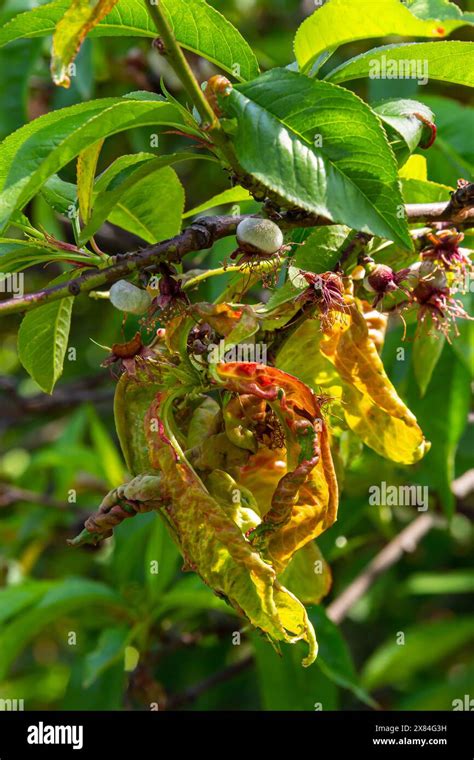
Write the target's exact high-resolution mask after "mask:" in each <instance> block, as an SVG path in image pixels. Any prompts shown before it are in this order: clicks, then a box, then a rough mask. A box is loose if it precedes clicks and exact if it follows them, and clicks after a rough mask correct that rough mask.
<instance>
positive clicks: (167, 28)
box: [145, 0, 217, 126]
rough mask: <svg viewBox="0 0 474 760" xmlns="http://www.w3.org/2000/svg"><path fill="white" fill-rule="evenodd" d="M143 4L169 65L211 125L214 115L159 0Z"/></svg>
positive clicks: (200, 112) (205, 120)
mask: <svg viewBox="0 0 474 760" xmlns="http://www.w3.org/2000/svg"><path fill="white" fill-rule="evenodd" d="M145 4H146V6H147V8H148V13H149V14H150V16H151V18H152V20H153V22H154V24H155V26H156V28H157V30H158V33H159V35H160V38H161V40H162V42H163V45H164V55H166V58H167V59H168V61H169V63H170V65H171V66H172V67H173V69H174V71H175V73H176V74H177V75H178V77H179V78H180V80H181V82H182V83H183V85H184V87H185V89H186V91H187V93H188V95H189V97H190V98H191V100H192V102H193V104H194V106H195V107H196V109H197V111H198V112H199V115H200V116H201V118H202V120H203V121H204V122H208V124H209V126H212V125H213V124H214V122H216V121H217V119H216V115H215V113H214V111H213V110H212V108H211V106H210V104H209V103H208V102H207V100H206V98H205V97H204V93H203V91H202V90H201V87H200V86H199V82H198V81H197V80H196V78H195V76H194V74H193V72H192V69H191V66H190V65H189V63H188V62H187V60H186V58H185V57H184V53H183V51H182V50H181V48H180V46H179V45H178V43H177V41H176V38H175V36H174V33H173V30H172V28H171V25H170V23H169V21H168V18H167V16H166V13H165V12H164V11H163V9H162V7H161V2H160V0H155V2H154V3H153V2H152V0H145Z"/></svg>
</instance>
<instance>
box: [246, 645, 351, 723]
mask: <svg viewBox="0 0 474 760" xmlns="http://www.w3.org/2000/svg"><path fill="white" fill-rule="evenodd" d="M251 638H252V643H253V648H254V651H255V662H256V668H257V678H258V687H259V690H260V698H261V701H262V707H263V709H264V710H305V711H314V710H321V709H322V710H324V711H326V710H335V709H337V707H338V701H337V688H336V685H335V683H334V682H333V681H332V680H331V679H330V678H328V677H327V675H326V674H325V673H324V672H323V671H322V669H321V668H320V667H318V664H319V662H318V660H316V662H315V664H314V665H313V666H312V667H311V668H302V667H301V651H300V647H299V646H296V645H293V646H289V647H284V649H283V650H282V651H281V653H280V652H278V654H279V655H280V656H278V655H277V653H276V652H274V651H272V649H271V648H270V647H269V646H268V643H267V642H266V641H265V639H264V638H263V637H258V636H257V635H256V634H252V636H251Z"/></svg>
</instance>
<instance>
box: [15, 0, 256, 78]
mask: <svg viewBox="0 0 474 760" xmlns="http://www.w3.org/2000/svg"><path fill="white" fill-rule="evenodd" d="M69 5H70V0H55V2H52V3H49V4H48V5H45V6H42V7H41V8H35V9H34V10H32V11H29V12H27V13H21V14H19V15H18V16H16V17H15V18H13V19H12V20H11V21H10V22H9V23H8V24H6V25H5V26H4V28H3V29H2V30H0V45H5V44H6V43H7V42H10V41H12V40H15V39H19V38H24V37H44V36H46V35H49V34H53V32H54V29H55V26H56V24H57V23H58V21H59V20H60V19H61V18H62V16H63V15H64V13H65V11H66V10H67V8H68V7H69ZM161 5H162V6H163V8H164V9H165V11H166V12H167V15H168V18H169V20H170V23H171V26H172V28H173V30H174V33H175V36H176V39H177V41H178V42H179V44H180V45H181V46H182V47H184V48H185V49H186V50H190V51H191V52H193V53H197V55H200V56H202V57H203V58H207V60H209V61H211V62H212V63H215V64H216V65H217V66H219V67H220V68H222V69H224V71H227V72H229V73H230V74H233V75H234V76H235V77H236V79H239V80H247V79H253V78H254V77H256V76H257V75H258V63H257V59H256V58H255V54H254V53H253V51H252V49H251V48H250V46H249V45H248V43H247V42H246V41H245V40H244V38H243V37H242V35H241V34H240V32H238V31H237V29H235V27H233V26H232V24H231V23H230V22H229V21H227V19H226V18H224V16H222V15H221V14H220V13H219V12H218V11H217V10H215V8H212V7H211V6H210V5H208V4H207V3H205V2H204V0H161ZM90 36H91V37H120V36H125V37H149V38H151V39H153V38H154V37H156V36H157V31H156V27H155V25H154V24H153V21H152V20H151V18H150V16H149V14H148V11H147V9H146V5H145V3H144V2H142V0H120V2H119V3H118V5H117V6H116V7H115V8H114V9H113V10H112V11H111V12H110V13H109V14H108V15H107V16H106V17H105V18H104V19H103V20H102V21H101V22H100V23H99V24H98V25H97V26H96V27H95V28H94V29H92V31H91V32H90ZM237 67H240V68H237Z"/></svg>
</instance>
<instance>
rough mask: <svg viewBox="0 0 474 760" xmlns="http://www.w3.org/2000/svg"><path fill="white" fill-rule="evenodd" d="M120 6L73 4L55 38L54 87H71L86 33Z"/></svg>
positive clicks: (78, 0) (104, 0) (101, 0)
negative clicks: (73, 65)
mask: <svg viewBox="0 0 474 760" xmlns="http://www.w3.org/2000/svg"><path fill="white" fill-rule="evenodd" d="M117 2H118V0H97V2H96V3H95V5H93V6H92V7H91V4H90V2H89V0H72V2H71V5H70V6H69V8H68V10H67V11H66V13H65V14H64V16H63V17H62V19H61V21H59V23H58V24H57V25H56V31H55V32H54V35H53V50H52V58H51V75H52V78H53V82H54V83H55V84H57V85H60V86H61V87H69V85H70V84H71V79H70V75H71V65H72V62H73V61H74V58H75V57H76V55H77V53H78V52H79V49H80V47H81V45H82V43H83V41H84V39H85V38H86V36H87V33H88V32H90V30H91V29H93V28H94V27H95V26H96V25H97V24H98V23H99V22H100V21H101V20H102V19H103V18H104V17H105V16H106V15H107V14H108V13H110V11H111V10H112V8H113V7H114V5H116V4H117Z"/></svg>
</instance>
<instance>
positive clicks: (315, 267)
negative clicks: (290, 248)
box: [294, 224, 351, 285]
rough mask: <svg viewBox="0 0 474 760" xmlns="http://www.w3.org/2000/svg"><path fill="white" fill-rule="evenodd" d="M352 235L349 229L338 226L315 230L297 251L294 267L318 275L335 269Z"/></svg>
mask: <svg viewBox="0 0 474 760" xmlns="http://www.w3.org/2000/svg"><path fill="white" fill-rule="evenodd" d="M350 234H351V230H350V229H349V228H348V227H344V226H343V225H337V224H335V225H333V226H328V227H318V228H316V229H314V230H313V231H312V232H311V233H310V234H309V235H308V237H307V238H306V240H305V241H304V245H302V246H301V247H300V248H298V249H297V252H296V256H295V263H294V266H295V267H299V268H300V269H305V270H306V271H308V272H316V274H321V273H322V272H327V271H329V270H330V269H334V267H335V265H336V264H337V262H338V261H339V259H340V257H341V249H342V248H344V246H345V245H347V243H348V238H349V236H350ZM305 285H307V283H305Z"/></svg>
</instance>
